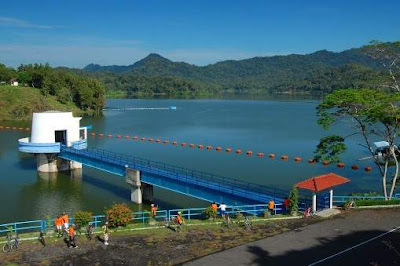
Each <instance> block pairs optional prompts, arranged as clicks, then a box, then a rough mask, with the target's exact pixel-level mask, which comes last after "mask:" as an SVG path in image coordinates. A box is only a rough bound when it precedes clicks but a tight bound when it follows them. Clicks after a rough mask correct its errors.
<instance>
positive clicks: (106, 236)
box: [101, 222, 110, 246]
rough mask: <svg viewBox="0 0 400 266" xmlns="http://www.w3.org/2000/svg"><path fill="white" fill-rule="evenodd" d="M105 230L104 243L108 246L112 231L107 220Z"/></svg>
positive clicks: (103, 227)
mask: <svg viewBox="0 0 400 266" xmlns="http://www.w3.org/2000/svg"><path fill="white" fill-rule="evenodd" d="M101 228H102V229H103V232H104V245H106V246H108V239H109V236H110V232H109V230H108V222H106V223H105V224H104V225H103V226H102V227H101Z"/></svg>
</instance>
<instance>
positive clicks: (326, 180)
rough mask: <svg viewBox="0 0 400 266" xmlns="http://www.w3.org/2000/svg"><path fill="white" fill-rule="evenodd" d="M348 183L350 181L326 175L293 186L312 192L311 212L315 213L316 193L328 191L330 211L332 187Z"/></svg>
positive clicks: (333, 175)
mask: <svg viewBox="0 0 400 266" xmlns="http://www.w3.org/2000/svg"><path fill="white" fill-rule="evenodd" d="M347 182H350V179H347V178H345V177H343V176H340V175H337V174H335V173H328V174H324V175H320V176H314V177H311V178H309V179H306V180H304V181H301V182H299V183H297V184H296V185H295V186H296V187H297V188H303V189H307V190H311V191H312V192H313V197H312V211H313V212H316V211H317V192H320V191H322V190H325V189H328V188H330V190H329V208H330V209H332V198H333V189H332V187H335V186H338V185H341V184H345V183H347Z"/></svg>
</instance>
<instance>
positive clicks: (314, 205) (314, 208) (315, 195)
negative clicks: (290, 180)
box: [311, 192, 317, 213]
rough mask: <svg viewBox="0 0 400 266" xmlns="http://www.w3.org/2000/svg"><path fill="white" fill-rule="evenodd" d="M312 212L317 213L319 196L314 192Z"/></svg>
mask: <svg viewBox="0 0 400 266" xmlns="http://www.w3.org/2000/svg"><path fill="white" fill-rule="evenodd" d="M311 209H312V212H313V213H315V212H316V211H317V194H316V193H315V192H314V193H313V195H312V208H311Z"/></svg>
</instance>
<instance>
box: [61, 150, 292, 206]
mask: <svg viewBox="0 0 400 266" xmlns="http://www.w3.org/2000/svg"><path fill="white" fill-rule="evenodd" d="M58 157H60V158H62V159H65V160H70V161H76V162H79V163H82V164H83V165H86V166H89V167H92V168H96V169H99V170H102V171H106V172H109V173H112V174H115V175H118V176H126V173H127V169H134V170H137V171H140V182H142V183H145V184H148V185H152V186H156V187H160V188H163V189H167V190H171V191H175V192H177V193H181V194H184V195H188V196H191V197H195V198H198V199H202V200H205V201H210V202H212V201H215V202H218V203H221V202H224V203H226V204H228V205H231V206H233V205H244V204H256V203H262V204H266V203H268V202H269V201H270V200H274V201H275V202H276V203H282V201H283V199H284V198H285V197H286V196H288V191H284V190H279V189H276V188H271V187H267V186H262V185H258V184H252V183H248V182H245V181H241V180H237V179H233V178H227V177H222V176H217V175H212V174H207V173H204V172H200V171H195V170H190V169H186V168H182V167H177V166H173V165H168V164H164V163H160V162H155V161H151V160H146V159H140V158H136V157H132V156H128V155H122V154H118V153H114V152H110V151H106V150H101V149H96V148H84V149H78V148H76V147H75V148H74V147H67V146H65V145H61V147H60V153H59V154H58Z"/></svg>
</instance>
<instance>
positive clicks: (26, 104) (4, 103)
mask: <svg viewBox="0 0 400 266" xmlns="http://www.w3.org/2000/svg"><path fill="white" fill-rule="evenodd" d="M47 110H60V111H70V112H74V113H75V114H81V110H80V109H79V108H78V107H76V106H75V105H74V104H73V103H72V102H69V103H68V104H63V103H60V102H59V101H58V100H57V98H56V97H55V96H50V95H48V96H44V95H43V94H42V93H41V92H40V90H39V89H36V88H30V87H13V86H10V85H5V86H0V120H29V119H31V115H32V112H42V111H47Z"/></svg>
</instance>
